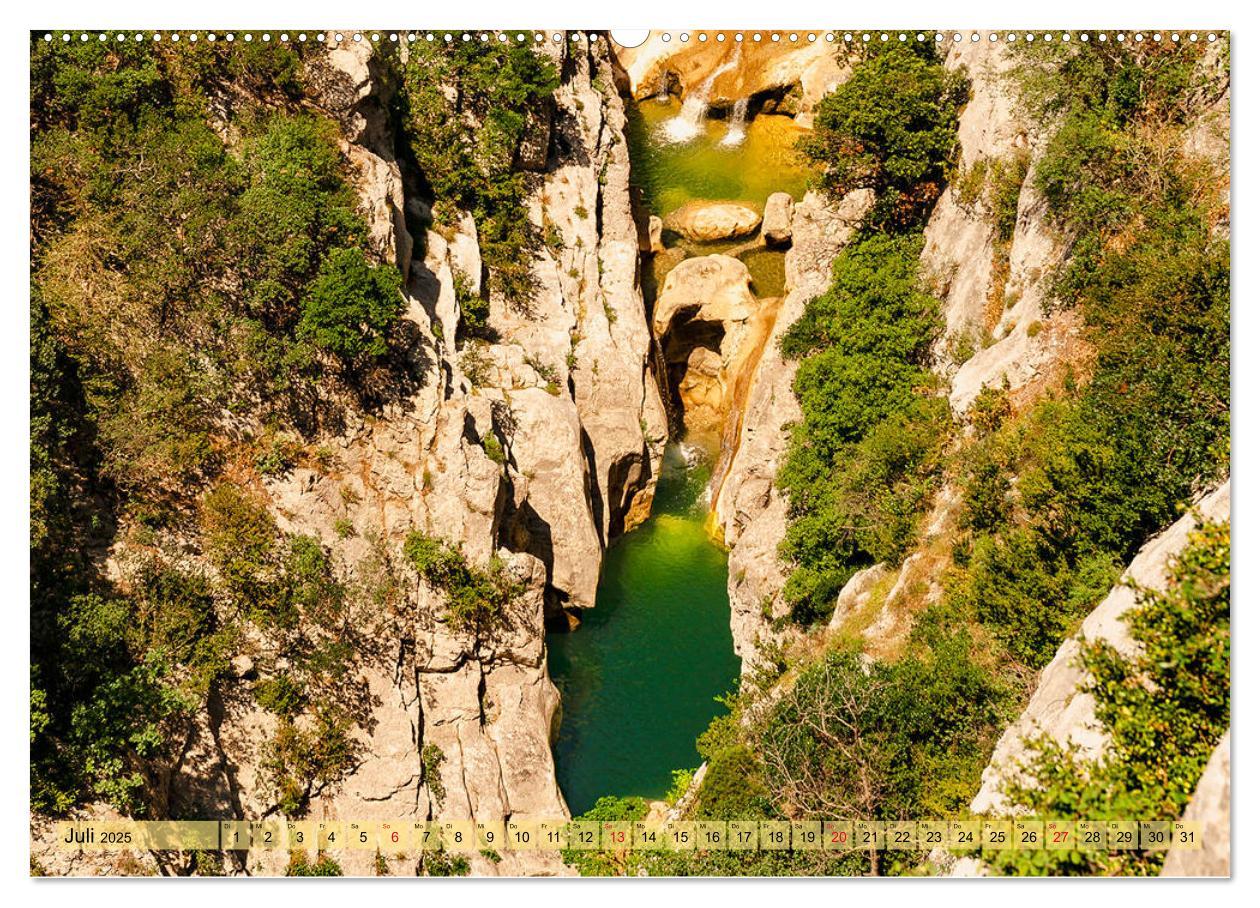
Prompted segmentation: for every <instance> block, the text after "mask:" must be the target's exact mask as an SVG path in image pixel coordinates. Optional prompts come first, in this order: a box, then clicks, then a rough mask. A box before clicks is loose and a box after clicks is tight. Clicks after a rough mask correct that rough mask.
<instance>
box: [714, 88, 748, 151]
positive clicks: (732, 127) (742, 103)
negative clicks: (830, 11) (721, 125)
mask: <svg viewBox="0 0 1260 908" xmlns="http://www.w3.org/2000/svg"><path fill="white" fill-rule="evenodd" d="M747 122H748V99H747V98H740V99H739V100H738V101H736V102H735V106H734V107H732V108H731V113H730V119H729V125H728V126H727V127H726V135H724V136H722V141H721V143H720V144H722V145H724V146H726V147H728V148H730V147H734V146H736V145H740V144H742V143H743V141H744V133H745V127H746V124H747Z"/></svg>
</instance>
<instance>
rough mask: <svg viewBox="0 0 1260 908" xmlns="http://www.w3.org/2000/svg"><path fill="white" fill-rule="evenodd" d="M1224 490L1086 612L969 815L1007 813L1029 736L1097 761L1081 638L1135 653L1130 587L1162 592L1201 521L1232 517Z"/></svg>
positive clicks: (1000, 748)
mask: <svg viewBox="0 0 1260 908" xmlns="http://www.w3.org/2000/svg"><path fill="white" fill-rule="evenodd" d="M1229 490H1230V485H1229V482H1228V480H1227V481H1226V482H1225V484H1224V485H1222V486H1221V487H1219V488H1218V489H1216V490H1214V491H1213V492H1211V493H1210V494H1208V495H1206V496H1204V497H1203V498H1202V499H1201V500H1200V501H1199V502H1198V503H1197V504H1196V506H1195V509H1194V511H1197V512H1198V515H1199V518H1196V516H1195V513H1194V511H1192V512H1189V513H1187V514H1185V515H1184V516H1183V517H1182V518H1181V519H1180V520H1178V521H1177V522H1176V523H1174V524H1173V525H1172V526H1171V527H1169V528H1168V529H1167V530H1165V531H1164V532H1162V533H1160V534H1159V535H1158V536H1156V537H1155V538H1154V539H1152V540H1151V541H1150V542H1148V543H1147V544H1146V545H1145V546H1143V547H1142V550H1141V551H1140V552H1138V554H1137V556H1136V557H1135V558H1134V559H1133V561H1132V562H1131V563H1130V564H1129V567H1128V570H1127V571H1125V580H1123V581H1121V582H1120V583H1119V584H1117V585H1116V586H1115V587H1113V588H1112V590H1111V592H1110V594H1109V595H1108V596H1107V597H1106V598H1105V599H1103V601H1102V602H1100V603H1099V604H1098V606H1097V607H1096V608H1095V609H1094V610H1093V611H1092V612H1090V614H1089V616H1088V617H1087V618H1086V619H1085V621H1084V623H1083V624H1082V625H1081V631H1080V634H1079V635H1078V636H1074V637H1072V638H1070V639H1068V640H1065V641H1064V642H1063V644H1062V645H1061V646H1060V647H1059V650H1058V652H1057V653H1055V656H1054V659H1053V660H1051V662H1050V664H1049V665H1047V666H1046V667H1045V668H1044V669H1042V670H1041V674H1040V676H1039V678H1038V681H1037V686H1036V689H1035V690H1034V691H1033V694H1032V697H1031V698H1030V699H1029V701H1028V705H1027V706H1026V707H1025V709H1024V711H1023V713H1022V714H1021V715H1020V717H1019V718H1018V719H1016V720H1015V722H1013V723H1012V724H1011V725H1010V726H1008V727H1007V729H1006V731H1005V732H1004V733H1003V734H1002V737H1001V739H1000V740H999V741H998V743H997V746H996V747H995V748H994V749H993V756H992V757H991V758H990V760H989V766H988V768H987V769H985V771H984V775H983V777H982V780H981V783H980V790H979V792H977V793H976V796H975V797H974V798H973V799H972V801H971V809H972V810H973V811H975V812H976V813H1003V812H1006V811H1007V810H1008V809H1009V806H1008V805H1007V803H1006V800H1005V796H1004V794H1003V788H1004V786H1005V784H1006V782H1007V781H1008V780H1009V779H1011V778H1017V777H1018V773H1019V771H1020V770H1019V766H1020V764H1021V762H1022V761H1024V760H1025V759H1026V758H1027V756H1028V752H1027V748H1026V746H1025V742H1026V741H1027V740H1028V739H1029V738H1031V737H1036V736H1039V735H1043V734H1044V735H1049V736H1050V737H1051V738H1052V739H1053V740H1054V741H1056V742H1057V743H1059V744H1062V745H1065V746H1068V745H1071V746H1075V747H1076V748H1079V752H1080V754H1081V756H1082V758H1084V759H1095V758H1097V757H1098V756H1099V755H1100V754H1101V753H1102V752H1103V750H1104V749H1105V748H1106V746H1107V741H1106V735H1105V732H1104V731H1103V730H1102V729H1101V728H1100V727H1099V725H1098V723H1097V721H1096V719H1095V717H1094V700H1093V697H1092V696H1091V695H1090V694H1089V693H1087V692H1085V691H1083V690H1082V689H1081V685H1082V682H1083V681H1084V680H1085V675H1084V672H1083V669H1082V668H1081V666H1080V664H1079V655H1080V652H1081V641H1082V640H1084V641H1086V642H1095V641H1106V642H1108V643H1110V644H1111V645H1112V646H1114V647H1115V648H1116V649H1117V650H1119V651H1120V652H1121V653H1125V654H1128V653H1131V652H1132V651H1133V647H1134V643H1133V641H1132V639H1131V638H1130V636H1129V633H1128V625H1127V624H1125V621H1124V615H1125V613H1126V612H1127V611H1128V610H1129V609H1130V608H1132V607H1133V606H1134V605H1135V604H1136V602H1137V596H1136V593H1135V591H1134V589H1133V587H1132V586H1130V585H1129V582H1131V583H1133V584H1136V585H1138V586H1141V587H1145V588H1149V589H1166V588H1167V585H1168V582H1167V577H1166V575H1165V568H1166V567H1167V565H1168V562H1169V560H1170V559H1172V558H1175V557H1176V555H1177V553H1178V552H1180V551H1181V550H1182V548H1184V547H1185V545H1186V542H1187V540H1188V538H1189V536H1190V533H1191V531H1192V530H1193V529H1194V528H1195V527H1196V526H1197V525H1198V524H1199V519H1202V520H1211V521H1221V520H1228V519H1229V511H1230V500H1229ZM1126 581H1128V582H1126Z"/></svg>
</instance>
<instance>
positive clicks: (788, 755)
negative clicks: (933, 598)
mask: <svg viewBox="0 0 1260 908" xmlns="http://www.w3.org/2000/svg"><path fill="white" fill-rule="evenodd" d="M944 618H945V616H944V615H939V614H938V615H933V614H930V613H929V617H928V618H927V619H925V620H921V621H920V623H919V624H918V626H917V628H916V633H915V638H914V639H913V640H912V645H911V648H910V649H909V651H908V652H907V653H906V654H905V655H903V656H902V657H901V658H899V659H897V660H896V661H895V662H881V661H873V662H869V663H864V662H863V660H862V659H861V658H860V657H859V656H858V654H856V653H854V652H851V651H844V650H841V651H835V652H832V653H829V654H828V655H826V656H825V657H823V659H821V660H820V661H819V662H818V663H816V664H813V665H809V666H808V667H806V668H805V669H804V670H803V671H802V672H801V674H800V676H799V677H798V678H797V679H796V681H795V683H794V684H792V686H791V688H790V689H789V690H787V691H785V692H784V694H783V696H782V697H781V698H780V699H779V700H778V701H777V702H776V703H774V704H773V706H772V707H771V708H770V710H769V712H768V713H767V715H766V716H765V719H764V720H763V721H762V722H760V723H758V725H757V726H756V728H755V730H754V731H753V736H754V742H755V750H756V752H757V754H758V757H759V758H760V759H761V760H762V762H763V764H764V766H765V772H766V778H767V781H768V783H769V785H770V787H771V790H773V791H774V792H776V794H777V796H778V798H779V799H780V802H781V803H785V804H786V805H787V809H788V810H789V812H790V813H792V814H794V815H795V814H798V813H802V814H804V815H806V816H824V817H826V816H856V817H872V818H876V819H907V818H921V817H932V816H947V815H950V814H951V813H952V812H956V811H958V810H959V809H963V808H965V806H966V804H967V802H968V801H969V800H970V797H971V792H972V791H973V786H974V785H975V782H976V780H977V779H978V778H979V774H980V770H981V769H982V768H983V767H984V764H985V762H986V761H987V759H988V755H989V749H990V748H991V747H992V744H993V742H994V741H995V740H996V737H997V732H998V729H999V727H1000V726H999V721H1000V719H1001V718H1002V716H1003V712H1002V710H1003V707H1004V703H1005V699H1006V697H1007V692H1006V689H1005V687H1004V686H1003V684H1002V683H1001V681H999V680H998V679H996V678H994V677H993V676H992V674H991V672H990V671H989V670H988V668H987V666H985V665H984V664H982V663H980V662H978V661H977V660H976V658H975V656H974V655H973V653H972V649H973V646H974V643H973V641H972V639H971V638H970V636H969V635H968V634H967V633H966V631H951V630H947V629H946V628H945V627H944V626H943V619H944Z"/></svg>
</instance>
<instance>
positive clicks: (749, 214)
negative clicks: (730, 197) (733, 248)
mask: <svg viewBox="0 0 1260 908" xmlns="http://www.w3.org/2000/svg"><path fill="white" fill-rule="evenodd" d="M760 224H761V215H760V214H758V213H757V211H756V209H753V208H749V207H748V206H747V205H741V204H739V203H738V202H705V201H695V202H688V203H687V204H686V205H684V206H683V207H681V208H679V209H678V210H676V211H674V212H673V213H671V214H670V215H669V216H668V217H667V218H665V226H666V227H668V228H669V229H670V230H673V231H676V232H677V233H680V234H682V235H683V236H684V237H686V238H687V239H689V240H691V241H692V242H695V243H710V242H714V241H717V240H734V239H739V238H740V237H744V236H748V235H749V234H751V233H753V232H754V231H756V229H757V227H758V226H759V225H760Z"/></svg>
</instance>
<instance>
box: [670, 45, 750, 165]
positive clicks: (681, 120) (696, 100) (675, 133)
mask: <svg viewBox="0 0 1260 908" xmlns="http://www.w3.org/2000/svg"><path fill="white" fill-rule="evenodd" d="M742 50H743V45H740V44H736V45H735V53H734V54H733V55H732V56H731V59H729V60H727V61H726V62H725V63H723V64H722V65H721V66H719V67H718V68H717V69H715V70H714V71H713V72H712V73H710V74H709V78H707V79H705V80H704V83H703V84H702V85H701V86H700V87H699V88H697V89H696V90H695V91H694V92H692V93H691V94H689V95H687V98H686V100H684V101H683V106H682V110H680V111H679V112H678V116H676V117H674V118H672V119H670V120H667V121H666V123H665V125H664V127H663V128H662V130H661V135H663V136H664V138H665V140H666V141H667V142H671V143H674V144H680V143H682V142H690V141H691V140H692V139H694V138H695V137H696V136H698V135H700V129H701V124H702V123H703V122H704V117H705V114H707V113H708V112H709V93H710V92H711V91H712V90H713V83H714V81H716V79H717V77H718V76H720V75H722V73H724V72H728V71H730V70H732V69H734V68H735V67H736V66H737V65H738V64H739V55H740V51H742ZM745 110H747V106H746V105H745Z"/></svg>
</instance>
